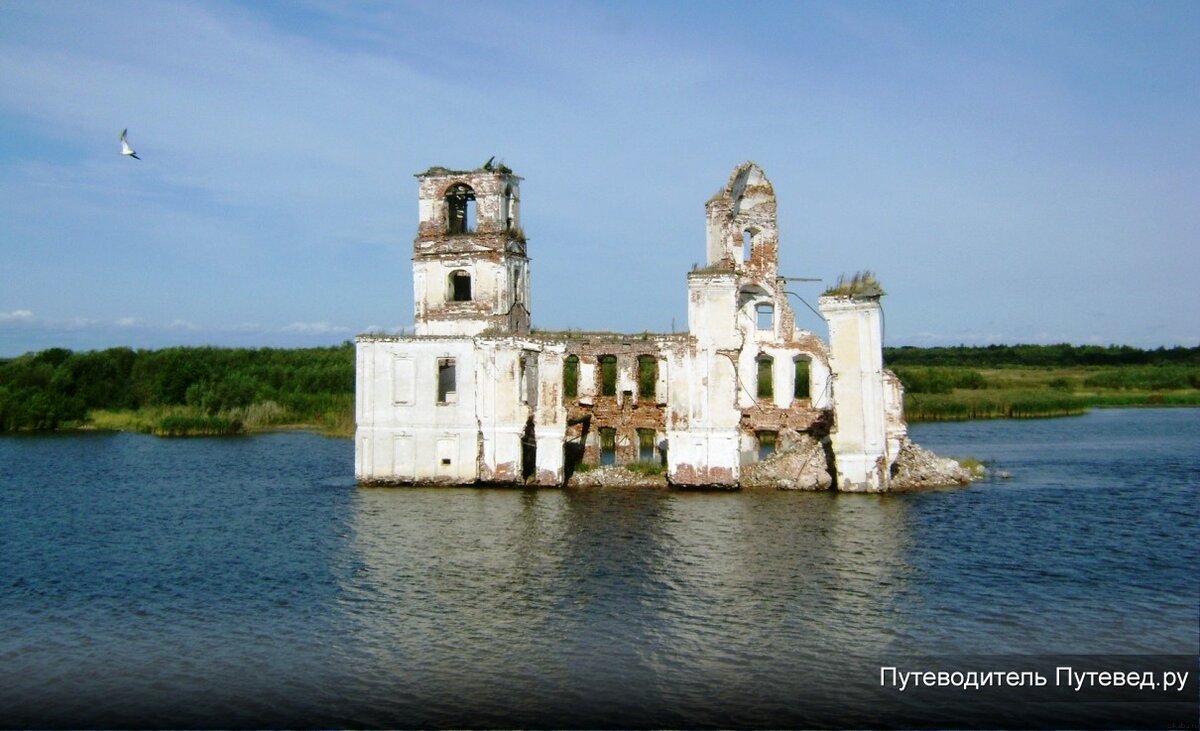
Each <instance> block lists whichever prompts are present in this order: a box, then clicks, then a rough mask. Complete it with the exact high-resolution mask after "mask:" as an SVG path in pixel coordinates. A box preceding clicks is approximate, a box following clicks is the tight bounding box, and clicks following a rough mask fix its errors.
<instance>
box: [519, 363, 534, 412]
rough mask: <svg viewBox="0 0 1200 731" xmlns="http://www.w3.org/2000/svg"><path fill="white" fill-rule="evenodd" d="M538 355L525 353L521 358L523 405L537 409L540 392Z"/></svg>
mask: <svg viewBox="0 0 1200 731" xmlns="http://www.w3.org/2000/svg"><path fill="white" fill-rule="evenodd" d="M537 372H538V367H537V355H536V354H535V353H525V354H524V355H522V356H521V403H523V404H530V405H532V406H534V407H535V408H536V407H537V390H538V382H537V381H538V376H537Z"/></svg>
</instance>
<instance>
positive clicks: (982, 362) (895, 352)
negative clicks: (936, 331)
mask: <svg viewBox="0 0 1200 731" xmlns="http://www.w3.org/2000/svg"><path fill="white" fill-rule="evenodd" d="M883 360H884V362H885V363H886V364H887V365H888V366H889V367H893V366H970V367H974V368H995V367H1000V366H1047V367H1057V368H1063V367H1070V366H1119V365H1120V366H1124V365H1154V366H1157V365H1200V347H1194V348H1184V347H1173V348H1157V349H1155V350H1141V349H1139V348H1132V347H1130V346H1128V345H1108V346H1101V345H1068V344H1066V343H1060V344H1058V345H978V346H972V345H956V346H954V347H939V348H917V347H913V346H904V347H900V348H884V349H883Z"/></svg>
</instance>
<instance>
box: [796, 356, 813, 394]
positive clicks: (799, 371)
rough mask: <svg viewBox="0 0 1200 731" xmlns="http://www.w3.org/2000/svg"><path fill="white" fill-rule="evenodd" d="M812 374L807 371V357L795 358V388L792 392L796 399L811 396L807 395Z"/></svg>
mask: <svg viewBox="0 0 1200 731" xmlns="http://www.w3.org/2000/svg"><path fill="white" fill-rule="evenodd" d="M811 377H812V376H811V375H810V373H809V368H808V358H797V359H796V388H795V393H794V394H793V395H794V396H795V398H798V399H808V398H811V396H810V395H809V379H810V378H811Z"/></svg>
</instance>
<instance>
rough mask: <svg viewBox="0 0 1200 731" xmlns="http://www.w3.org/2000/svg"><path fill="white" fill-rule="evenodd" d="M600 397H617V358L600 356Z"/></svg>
mask: <svg viewBox="0 0 1200 731" xmlns="http://www.w3.org/2000/svg"><path fill="white" fill-rule="evenodd" d="M600 395H601V396H616V395H617V356H615V355H602V356H600Z"/></svg>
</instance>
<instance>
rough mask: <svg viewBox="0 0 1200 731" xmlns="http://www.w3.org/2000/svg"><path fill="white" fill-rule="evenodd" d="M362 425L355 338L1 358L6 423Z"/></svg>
mask: <svg viewBox="0 0 1200 731" xmlns="http://www.w3.org/2000/svg"><path fill="white" fill-rule="evenodd" d="M289 427H306V428H313V429H318V430H320V431H322V432H324V433H327V434H334V435H338V436H349V435H350V434H352V433H353V430H354V346H353V345H352V344H350V343H346V344H343V345H341V346H339V347H334V348H297V349H279V348H257V349H250V348H166V349H163V350H137V351H135V350H132V349H129V348H111V349H109V350H104V351H91V352H85V353H75V352H72V351H69V350H65V349H62V348H52V349H50V350H45V351H42V352H40V353H30V354H28V355H23V356H21V357H19V358H13V359H10V360H5V361H0V432H6V431H51V430H58V429H115V430H123V431H138V432H144V433H148V434H159V435H163V436H191V435H225V434H244V433H247V432H253V431H262V430H267V429H282V428H289Z"/></svg>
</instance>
